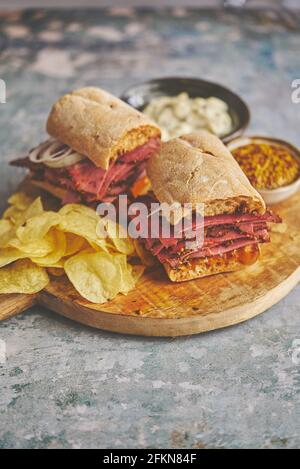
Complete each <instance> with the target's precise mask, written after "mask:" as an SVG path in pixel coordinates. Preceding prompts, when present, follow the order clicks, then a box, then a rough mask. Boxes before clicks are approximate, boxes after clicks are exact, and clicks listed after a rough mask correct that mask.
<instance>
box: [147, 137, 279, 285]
mask: <svg viewBox="0 0 300 469" xmlns="http://www.w3.org/2000/svg"><path fill="white" fill-rule="evenodd" d="M147 174H148V177H149V179H150V181H151V184H152V189H153V192H152V196H151V197H148V199H144V200H146V203H147V204H148V205H149V206H151V202H155V201H156V202H157V201H158V202H159V203H160V204H162V203H166V204H169V205H172V204H174V203H177V204H178V203H179V204H180V205H181V206H182V205H183V204H190V206H191V209H192V213H191V214H190V218H191V224H192V228H193V233H194V234H195V233H197V229H199V230H200V229H202V232H203V234H204V236H203V235H202V237H199V239H200V238H201V243H200V244H199V245H197V243H194V246H193V247H192V248H191V245H190V244H189V247H188V248H187V247H186V246H187V237H186V234H185V232H184V231H183V232H182V235H181V237H179V238H178V237H174V236H172V233H171V236H170V237H169V238H164V237H161V236H159V237H156V238H153V237H150V236H149V237H148V238H145V239H143V240H142V242H143V243H144V246H145V248H146V249H148V250H149V251H150V252H151V253H152V254H153V255H154V256H155V257H156V258H157V259H158V261H159V262H160V263H162V264H163V266H164V268H165V270H166V272H167V274H168V276H169V278H170V279H171V280H172V281H175V282H176V281H184V280H190V279H194V278H200V277H205V276H208V275H212V274H217V273H224V272H231V271H235V270H239V269H241V268H243V267H244V266H245V265H249V264H253V263H254V262H256V261H257V260H258V258H259V256H260V248H259V246H260V244H262V243H267V242H269V241H270V234H269V226H268V223H280V222H281V220H280V218H279V217H277V216H276V215H274V214H273V213H271V212H268V211H267V210H266V206H265V203H264V201H263V199H262V198H261V196H260V195H259V194H258V192H257V191H256V190H255V189H254V188H253V187H252V186H251V184H250V182H249V181H248V179H247V177H246V176H245V174H244V173H243V171H242V170H241V168H240V166H239V165H238V163H237V162H236V161H235V159H234V158H233V156H232V155H231V153H230V152H229V150H228V149H227V148H226V147H225V146H224V145H223V143H222V142H221V140H219V139H218V138H217V137H215V136H213V135H211V134H209V133H208V132H199V133H197V134H189V135H184V136H182V137H181V138H176V139H173V140H170V141H168V142H165V143H163V144H162V145H161V147H160V150H158V151H157V152H156V154H155V155H153V156H152V158H151V159H150V160H149V161H148V163H147ZM198 204H201V206H202V207H203V211H202V216H201V221H200V223H199V226H196V216H195V212H193V208H194V209H196V207H197V206H198ZM183 213H184V212H183ZM182 217H185V215H184V214H183V215H182ZM181 221H182V220H181ZM174 223H175V226H176V223H178V220H177V221H175V222H174ZM174 232H175V230H174ZM190 237H191V234H190V233H189V235H188V238H189V239H188V240H189V241H191V239H190Z"/></svg>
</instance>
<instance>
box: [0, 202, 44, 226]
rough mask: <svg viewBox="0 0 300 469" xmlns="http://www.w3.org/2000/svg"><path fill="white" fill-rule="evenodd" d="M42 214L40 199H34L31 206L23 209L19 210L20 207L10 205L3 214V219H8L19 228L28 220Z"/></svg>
mask: <svg viewBox="0 0 300 469" xmlns="http://www.w3.org/2000/svg"><path fill="white" fill-rule="evenodd" d="M43 212H44V210H43V205H42V201H41V198H40V197H38V198H37V199H35V200H34V201H33V202H32V204H30V205H29V206H28V207H25V209H23V208H22V209H21V208H20V206H16V205H12V206H11V207H9V208H8V209H7V210H6V211H5V212H4V214H3V218H5V219H9V220H11V221H12V223H14V224H16V225H17V226H21V225H23V224H24V223H25V221H26V220H29V218H31V217H34V216H38V215H41V214H42V213H43Z"/></svg>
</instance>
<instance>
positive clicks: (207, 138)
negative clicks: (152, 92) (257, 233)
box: [147, 131, 266, 216]
mask: <svg viewBox="0 0 300 469" xmlns="http://www.w3.org/2000/svg"><path fill="white" fill-rule="evenodd" d="M147 174H148V177H149V179H150V181H151V184H152V189H153V192H154V194H155V196H156V198H157V199H158V200H159V202H160V203H163V202H165V203H168V204H173V203H175V202H177V203H178V202H179V203H180V204H181V205H183V204H186V203H190V204H192V206H193V207H195V206H196V204H204V215H205V216H214V215H225V214H232V213H235V212H237V211H240V212H242V213H253V212H257V213H259V214H263V213H265V211H266V206H265V203H264V201H263V199H262V197H261V196H260V194H259V193H258V192H257V191H256V190H255V189H254V188H253V187H252V185H251V184H250V182H249V180H248V178H247V177H246V175H245V174H244V172H243V171H242V169H241V168H240V166H239V165H238V163H237V162H236V161H235V159H234V157H233V156H232V155H231V153H230V151H229V150H228V149H227V148H226V147H225V145H224V144H223V143H222V142H221V140H219V138H218V137H216V136H214V135H212V134H210V133H209V132H206V131H201V132H199V133H195V134H188V135H183V136H182V137H180V138H175V139H172V140H169V141H168V142H164V143H162V145H161V147H160V150H159V151H158V152H156V153H155V154H154V155H153V156H152V158H150V160H149V161H148V163H147Z"/></svg>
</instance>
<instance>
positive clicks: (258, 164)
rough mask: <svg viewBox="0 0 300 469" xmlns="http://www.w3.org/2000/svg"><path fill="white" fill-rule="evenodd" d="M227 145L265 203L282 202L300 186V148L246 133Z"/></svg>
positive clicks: (282, 141) (281, 141)
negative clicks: (247, 135) (249, 135)
mask: <svg viewBox="0 0 300 469" xmlns="http://www.w3.org/2000/svg"><path fill="white" fill-rule="evenodd" d="M227 146H228V148H229V150H230V151H231V153H232V155H233V156H234V158H235V159H236V161H237V162H238V163H239V165H240V166H241V168H242V170H243V171H244V173H245V174H246V176H247V177H248V179H249V180H250V182H251V184H252V185H253V187H255V188H256V189H257V190H258V192H259V193H260V194H261V195H262V197H263V198H264V200H265V202H266V203H267V204H268V205H274V204H277V203H279V202H282V201H283V200H286V199H288V198H289V197H291V196H292V195H294V194H295V193H296V192H297V191H298V190H299V189H300V150H299V149H298V148H296V147H295V146H293V145H291V144H290V143H288V142H285V141H284V140H279V139H276V138H270V137H258V136H253V137H246V136H245V137H239V138H236V139H234V140H231V141H230V142H229V143H228V144H227Z"/></svg>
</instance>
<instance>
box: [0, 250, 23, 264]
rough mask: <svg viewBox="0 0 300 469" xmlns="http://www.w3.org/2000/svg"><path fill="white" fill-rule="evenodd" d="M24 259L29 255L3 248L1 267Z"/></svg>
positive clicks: (0, 256)
mask: <svg viewBox="0 0 300 469" xmlns="http://www.w3.org/2000/svg"><path fill="white" fill-rule="evenodd" d="M24 257H27V255H26V254H24V253H22V252H21V251H19V249H15V248H4V249H3V248H2V249H0V267H4V266H5V265H8V264H11V263H12V262H15V261H17V260H18V259H23V258H24Z"/></svg>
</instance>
